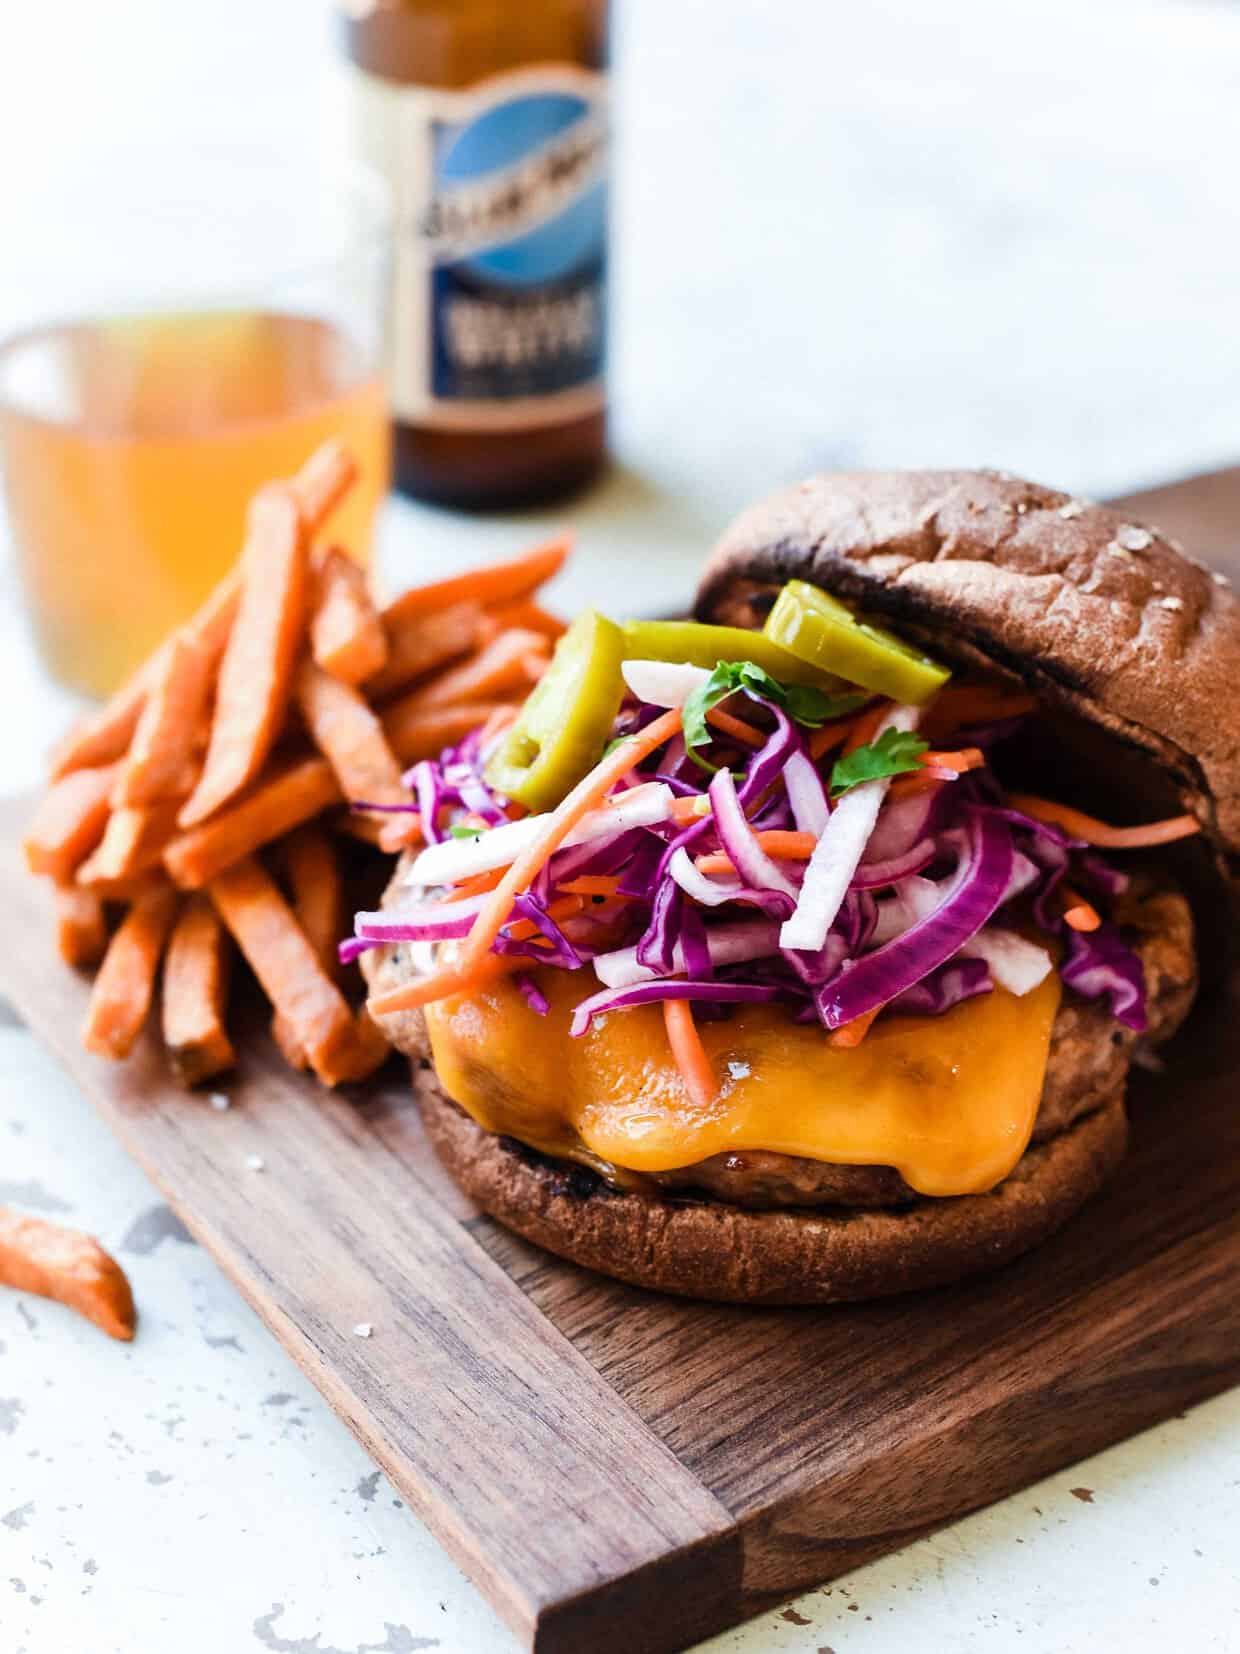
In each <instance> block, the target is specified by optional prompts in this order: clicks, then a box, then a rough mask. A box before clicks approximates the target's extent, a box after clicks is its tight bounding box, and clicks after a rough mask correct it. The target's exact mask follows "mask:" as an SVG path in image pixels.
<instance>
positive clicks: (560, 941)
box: [341, 690, 1146, 1035]
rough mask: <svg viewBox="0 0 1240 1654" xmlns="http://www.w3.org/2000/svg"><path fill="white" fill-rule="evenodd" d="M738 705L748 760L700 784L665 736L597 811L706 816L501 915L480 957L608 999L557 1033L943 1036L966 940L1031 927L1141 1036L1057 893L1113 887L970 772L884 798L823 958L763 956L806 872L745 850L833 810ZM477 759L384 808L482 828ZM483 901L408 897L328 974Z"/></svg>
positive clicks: (759, 850)
mask: <svg viewBox="0 0 1240 1654" xmlns="http://www.w3.org/2000/svg"><path fill="white" fill-rule="evenodd" d="M743 694H744V696H745V698H746V701H747V705H746V707H745V717H746V720H747V721H748V722H750V723H752V724H753V725H754V726H755V727H760V728H761V729H762V731H763V733H764V741H763V744H762V746H761V748H760V749H759V750H758V751H756V752H750V751H748V750H746V749H744V748H740V747H737V746H736V745H735V744H733V743H730V742H729V741H728V739H727V737H726V735H722V734H719V733H718V732H716V734H715V736H714V739H713V742H712V748H711V750H710V751H709V752H708V753H706V754H703V756H707V757H708V758H709V760H710V762H711V764H712V766H713V768H712V769H711V770H707V769H705V768H703V767H702V765H701V764H699V763H698V762H696V760H695V758H694V757H691V756H690V755H689V754H688V753H687V752H686V750H685V745H684V741H683V739H681V738H680V737H677V738H676V739H674V740H672V741H671V742H669V743H668V744H667V746H666V747H665V748H664V749H663V750H662V751H661V752H659V753H656V754H654V755H653V756H652V757H651V758H650V759H648V760H647V761H646V762H645V763H644V764H642V765H641V766H639V768H638V770H637V771H635V772H634V773H632V774H630V775H629V776H627V777H626V778H625V780H624V781H623V782H622V783H620V785H619V786H618V787H617V788H616V789H615V790H614V794H618V793H622V792H625V791H627V790H628V788H629V787H631V786H638V785H644V784H647V783H650V782H652V781H656V780H657V781H660V782H663V783H664V784H665V785H666V786H667V787H668V788H669V789H670V790H671V792H672V793H673V794H674V795H675V797H676V798H677V799H686V798H699V797H703V796H705V797H706V798H707V799H708V800H709V805H710V810H709V813H708V814H705V815H702V816H701V817H700V818H697V819H692V820H689V821H687V822H686V821H685V820H684V818H683V815H682V816H680V817H679V818H673V817H670V816H669V817H668V818H667V819H664V820H660V821H659V822H657V824H655V825H653V826H646V827H630V828H627V829H625V828H617V830H616V831H615V832H613V833H612V834H610V835H609V836H604V837H601V838H593V839H590V840H589V841H588V842H583V843H579V844H575V845H571V846H568V847H566V848H563V849H561V850H559V851H557V853H556V854H555V855H554V856H553V857H552V858H551V859H550V861H549V862H548V863H547V864H546V865H545V866H544V867H543V869H542V870H541V872H540V873H539V874H538V876H537V878H536V879H535V880H534V882H533V887H532V888H531V889H530V890H528V891H526V892H524V893H522V894H521V895H520V896H519V897H518V898H517V900H516V903H515V906H514V911H513V915H512V919H511V920H510V921H509V923H508V925H506V926H505V927H504V929H503V930H501V932H500V934H499V936H498V937H497V939H496V941H495V942H494V944H493V950H494V951H495V952H497V953H501V954H505V955H509V956H512V957H515V958H519V959H523V960H527V961H528V962H529V965H530V967H531V968H532V967H533V966H535V965H537V964H545V965H552V966H555V967H556V968H558V969H561V970H572V971H577V970H581V969H583V968H584V967H587V966H591V965H592V964H593V962H594V961H596V960H597V961H598V971H597V974H598V975H599V977H600V979H601V980H602V981H603V982H604V984H606V983H610V984H611V986H606V985H604V986H603V988H602V991H601V992H599V993H596V994H593V995H591V996H590V997H588V998H587V999H585V1000H583V1001H582V1003H581V1004H580V1005H579V1007H578V1009H577V1012H576V1014H575V1016H574V1018H573V1025H572V1031H573V1033H574V1034H578V1035H579V1034H582V1033H584V1032H585V1031H586V1029H587V1028H588V1027H589V1025H590V1022H591V1019H592V1018H593V1017H594V1016H597V1015H599V1014H600V1013H602V1012H605V1011H610V1010H621V1009H624V1008H626V1007H628V1006H630V1005H641V1004H648V1003H651V1002H657V1001H659V1000H662V999H669V998H675V999H689V1000H692V1001H693V1002H694V1004H695V1005H696V1006H697V1007H698V1008H700V1010H701V1011H702V1013H703V1015H706V1016H713V1015H727V1014H728V1010H729V1007H730V1006H733V1005H738V1004H745V1003H765V1002H769V1001H773V1000H778V1001H780V1002H781V1003H783V1004H785V1005H786V1006H787V1009H788V1014H789V1016H790V1018H791V1019H792V1020H793V1021H796V1022H802V1021H814V1020H818V1021H820V1022H821V1023H822V1025H823V1026H825V1027H826V1028H828V1029H833V1028H838V1027H841V1026H843V1025H844V1024H845V1023H848V1022H851V1021H853V1020H854V1019H855V1018H856V1017H859V1016H863V1015H865V1014H866V1013H868V1012H872V1011H874V1010H879V1009H881V1010H884V1011H885V1012H889V1013H892V1014H916V1015H921V1016H938V1015H942V1014H943V1013H944V1012H945V1011H947V1010H950V1009H951V1007H952V1006H954V1005H957V1004H959V1003H960V1002H961V1001H962V1000H965V999H968V998H971V997H973V996H974V995H977V994H983V993H986V992H988V991H990V990H991V988H992V987H993V986H994V980H993V978H992V975H991V969H990V965H989V964H988V962H987V955H988V953H989V955H990V957H992V958H994V961H995V969H996V970H999V968H1000V964H1001V962H1002V961H1001V960H1000V959H998V958H997V957H996V956H995V955H994V947H993V938H994V937H995V935H996V932H995V931H994V930H993V929H988V930H987V932H986V937H989V938H991V939H992V943H987V941H986V937H983V938H982V940H981V941H980V942H978V944H977V947H976V950H975V951H973V952H972V953H971V952H970V943H971V942H972V941H973V939H974V938H975V937H977V935H978V932H979V931H980V930H981V929H982V927H983V926H990V925H992V924H998V925H1000V926H1008V927H1011V928H1012V930H1013V931H1017V930H1023V931H1024V933H1025V934H1028V927H1029V921H1030V916H1032V920H1033V922H1034V924H1035V925H1036V927H1037V929H1038V930H1040V931H1041V932H1043V933H1044V935H1045V936H1046V937H1047V938H1057V939H1058V940H1059V941H1060V942H1061V943H1062V948H1063V964H1062V965H1061V966H1060V974H1061V977H1062V979H1063V981H1064V983H1065V984H1066V985H1067V986H1068V987H1069V988H1071V989H1072V990H1073V991H1075V992H1076V993H1078V994H1081V995H1084V996H1085V997H1087V998H1094V999H1105V1000H1106V1001H1107V1003H1108V1004H1109V1006H1110V1009H1111V1011H1112V1013H1113V1014H1114V1016H1115V1017H1116V1019H1117V1020H1118V1021H1119V1022H1121V1023H1122V1024H1123V1025H1124V1026H1126V1027H1129V1028H1132V1029H1135V1030H1140V1029H1142V1028H1144V1026H1145V1016H1146V1012H1145V984H1144V979H1143V973H1142V969H1141V964H1140V961H1139V960H1138V958H1137V956H1136V955H1135V954H1134V953H1133V952H1132V951H1131V949H1130V948H1129V947H1128V946H1127V945H1126V943H1125V942H1124V940H1123V937H1122V936H1121V934H1120V932H1119V930H1118V929H1117V928H1116V927H1115V925H1114V924H1113V923H1109V922H1106V923H1103V925H1102V926H1101V927H1100V928H1099V929H1097V930H1095V931H1093V932H1078V931H1075V930H1072V929H1071V928H1070V927H1069V926H1068V925H1067V923H1066V921H1065V919H1064V915H1063V903H1062V900H1061V897H1060V891H1059V887H1060V885H1061V884H1062V883H1063V882H1064V881H1065V880H1066V881H1067V882H1069V883H1070V884H1072V885H1074V886H1079V887H1083V888H1085V889H1087V890H1088V891H1089V892H1090V895H1091V899H1095V900H1097V901H1098V902H1100V903H1101V904H1103V906H1104V911H1109V909H1108V908H1107V904H1109V903H1111V902H1113V901H1114V900H1115V899H1116V898H1117V897H1119V896H1121V895H1122V894H1123V892H1124V890H1125V889H1126V886H1127V878H1126V876H1125V875H1124V874H1123V873H1122V872H1119V871H1118V870H1117V869H1116V868H1114V867H1113V866H1112V865H1111V863H1110V862H1109V861H1107V860H1106V859H1105V858H1104V857H1102V856H1101V855H1099V854H1097V853H1096V852H1095V851H1093V850H1091V849H1089V848H1088V847H1087V846H1085V845H1084V844H1082V843H1081V842H1080V841H1078V840H1075V839H1073V838H1072V837H1070V835H1068V834H1067V833H1065V832H1063V831H1062V830H1061V829H1060V828H1057V827H1055V826H1052V825H1049V824H1047V823H1046V822H1043V821H1038V820H1035V819H1033V818H1032V817H1030V816H1027V815H1025V814H1023V813H1022V812H1021V811H1019V810H1014V809H1011V808H1009V807H1008V806H1007V805H1006V804H1005V803H1004V800H1003V795H1002V793H1001V792H1000V790H999V788H998V786H997V785H996V783H995V782H994V780H993V778H992V777H991V776H990V774H989V772H988V771H986V770H978V771H974V772H971V773H969V774H967V775H964V776H961V777H959V778H958V779H953V780H952V781H951V782H950V783H946V782H945V783H943V784H941V785H938V786H937V787H930V788H927V789H926V790H924V791H918V790H917V789H913V790H912V791H911V792H910V791H908V790H907V789H904V790H903V792H902V791H901V789H896V791H895V796H892V797H888V798H887V799H885V800H884V802H883V804H882V806H881V808H880V810H879V813H878V817H877V821H876V823H875V826H874V828H873V831H872V832H871V834H870V837H869V840H868V842H867V844H866V847H865V850H864V853H863V855H862V858H861V861H860V863H859V865H858V866H857V867H856V870H855V872H854V874H853V876H852V879H851V880H850V883H849V887H848V890H847V892H846V894H845V896H844V899H843V901H842V903H841V905H840V908H839V911H838V913H837V914H836V916H835V918H834V920H833V922H832V924H831V926H830V929H829V932H828V934H827V938H826V942H825V944H824V945H823V947H821V948H820V949H818V950H817V951H816V952H813V953H806V952H802V951H797V950H793V949H786V948H781V947H780V944H779V930H780V925H781V923H782V922H783V921H784V920H786V919H787V918H788V916H789V915H790V914H791V913H792V911H793V909H794V907H795V906H796V902H797V898H798V895H799V892H800V889H801V882H802V880H803V878H804V875H805V863H804V861H794V860H791V859H786V858H784V857H781V856H779V855H777V854H771V853H769V852H768V851H767V849H765V848H764V847H763V844H762V842H761V841H760V839H759V837H758V836H757V835H759V834H761V833H762V832H764V831H768V830H770V829H777V830H795V831H798V832H802V833H807V832H808V833H812V834H815V835H818V834H821V832H822V830H823V828H824V826H825V825H826V823H827V821H828V820H829V818H830V815H831V811H832V804H831V801H830V798H829V787H828V780H829V775H830V769H831V763H832V758H831V756H828V757H825V758H824V759H822V760H821V761H816V760H815V759H814V758H813V756H812V754H811V751H810V747H809V744H808V741H807V738H806V732H805V731H804V730H803V729H802V728H801V727H799V726H798V725H797V724H795V723H794V722H793V721H792V720H791V719H790V718H789V717H788V715H787V713H786V712H785V711H784V710H783V709H782V708H781V707H779V706H776V705H774V704H773V703H772V702H770V701H767V700H765V699H764V698H763V697H762V696H761V695H758V694H756V693H754V692H753V691H750V690H746V691H744V692H743ZM660 710H661V709H659V708H656V707H652V706H647V705H645V704H642V703H638V702H636V701H634V700H633V699H632V698H631V697H630V698H629V699H628V700H627V701H626V702H625V704H624V706H623V707H622V709H621V713H620V717H619V719H618V720H617V732H618V733H621V732H625V731H628V730H632V729H637V728H641V727H644V725H646V724H647V723H649V722H650V720H651V719H652V718H653V717H655V716H657V715H658V714H659V712H660ZM1020 722H1021V720H1019V719H1006V720H1003V721H1001V722H995V723H992V724H988V725H982V726H974V727H972V728H971V729H969V730H968V732H967V740H968V743H969V744H970V745H976V746H979V747H981V748H982V749H983V750H984V751H986V752H988V753H989V752H990V751H991V750H992V749H993V748H994V747H995V746H997V745H999V744H1000V743H1001V742H1002V741H1003V740H1005V739H1007V737H1008V736H1009V735H1010V734H1012V733H1013V731H1014V730H1015V729H1017V728H1019V726H1020ZM485 758H486V754H485V753H484V751H483V750H482V740H481V735H480V732H478V731H475V732H474V733H473V734H471V735H469V736H467V737H466V738H465V739H464V740H463V741H461V742H459V743H458V744H457V745H456V746H455V747H452V748H450V749H448V750H447V751H446V752H444V753H443V754H442V755H441V757H440V758H439V759H437V760H423V761H422V762H421V763H419V764H415V765H414V766H413V768H412V769H411V770H410V771H409V773H408V775H407V776H406V777H405V780H406V783H407V784H408V785H409V786H410V788H411V790H412V791H413V793H414V795H415V798H416V803H413V804H407V805H397V806H394V807H393V806H389V808H396V809H399V810H406V811H409V810H417V811H418V812H419V813H420V814H421V817H422V821H423V824H424V831H425V833H426V837H427V840H428V842H431V843H438V842H441V841H442V840H443V839H444V838H445V837H447V836H449V835H450V834H451V831H452V827H453V825H454V824H455V823H459V822H461V821H462V820H463V818H465V817H466V816H468V817H469V818H470V825H471V826H476V825H477V823H479V822H483V823H486V824H487V826H488V827H490V826H498V825H500V824H501V823H503V822H505V821H507V820H508V819H510V817H509V810H508V802H507V800H506V799H504V798H503V797H501V796H500V795H498V794H497V793H496V792H495V791H494V789H493V788H492V787H491V786H490V785H489V784H488V782H487V780H486V775H485ZM614 794H613V796H614ZM482 831H483V832H484V833H485V831H486V829H485V828H483V829H482ZM718 854H722V855H725V856H726V857H727V858H728V860H729V861H730V862H731V864H732V867H733V869H734V873H732V874H730V875H727V876H723V875H718V874H713V873H706V872H703V871H702V870H701V868H699V867H698V865H697V862H698V859H699V858H700V857H701V856H703V855H718ZM596 877H605V878H609V879H615V880H616V881H617V886H618V888H617V894H616V895H615V896H611V895H610V894H605V895H601V896H597V897H594V898H593V899H591V900H589V901H584V903H583V905H582V910H581V911H580V912H577V913H574V914H572V915H571V916H570V917H568V918H564V919H562V920H560V921H558V922H557V921H556V920H553V919H552V918H551V917H550V915H549V911H548V910H549V909H550V908H551V906H552V904H553V903H554V902H556V901H557V899H558V898H559V897H560V895H561V893H562V890H563V887H564V886H565V885H566V884H571V882H572V881H573V880H576V879H581V878H596ZM483 901H485V897H479V898H474V899H471V900H468V901H462V900H459V899H453V898H452V895H451V892H450V891H434V890H411V892H410V897H409V901H408V902H407V903H406V904H404V905H403V906H398V907H397V908H396V909H394V910H389V911H387V912H385V913H382V914H360V915H359V916H358V920H357V924H356V931H357V934H356V935H355V936H354V937H352V938H350V939H349V940H348V941H346V942H344V943H343V944H342V946H341V957H342V958H356V957H357V955H358V954H359V953H361V952H362V951H364V950H365V949H366V948H369V947H376V946H380V945H383V944H386V943H390V942H393V941H402V942H405V941H407V942H431V943H435V942H441V941H448V942H450V941H453V940H456V939H459V938H460V937H462V936H464V935H465V934H466V933H467V932H468V929H469V926H470V924H471V922H472V917H473V915H475V914H476V913H477V911H478V909H479V907H480V906H481V904H482V902H483ZM557 911H562V909H557ZM519 920H530V921H532V925H533V928H534V929H535V931H536V934H535V935H533V936H528V935H519V936H517V937H514V936H513V934H512V931H513V927H514V925H515V924H516V923H517V921H519ZM1027 951H1028V950H1027ZM1032 957H1033V964H1034V966H1035V969H1033V970H1032V971H1030V970H1029V969H1028V968H1027V967H1028V961H1027V960H1026V961H1024V962H1023V963H1024V965H1025V968H1024V969H1023V971H1022V972H1018V973H1014V972H1011V971H1009V972H1002V973H1001V974H1002V975H1004V976H1005V977H1006V981H1007V984H1008V985H1009V986H1010V985H1012V984H1013V983H1014V984H1015V990H1014V991H1027V990H1025V989H1024V988H1023V986H1022V985H1023V983H1025V982H1028V983H1029V985H1034V984H1035V983H1036V980H1037V979H1038V972H1037V970H1036V965H1037V955H1036V952H1034V953H1033V954H1032ZM514 981H515V982H516V985H517V988H518V991H519V992H520V993H521V994H522V995H523V997H524V998H525V1000H526V1002H527V1003H528V1004H529V1005H530V1007H531V1009H533V1010H534V1011H536V1012H537V1013H538V1014H539V1015H545V1014H546V998H545V996H544V995H543V994H542V993H541V992H540V990H539V989H538V987H537V984H536V983H535V982H534V980H533V979H532V978H531V977H530V976H529V975H528V974H527V973H526V971H524V970H522V971H521V972H518V973H517V975H516V976H515V977H514Z"/></svg>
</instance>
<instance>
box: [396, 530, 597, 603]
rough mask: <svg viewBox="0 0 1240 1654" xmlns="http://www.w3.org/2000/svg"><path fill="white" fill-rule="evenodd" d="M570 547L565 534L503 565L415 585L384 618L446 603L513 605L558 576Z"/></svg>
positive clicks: (397, 601)
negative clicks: (430, 583)
mask: <svg viewBox="0 0 1240 1654" xmlns="http://www.w3.org/2000/svg"><path fill="white" fill-rule="evenodd" d="M572 544H573V541H572V536H571V535H569V534H565V535H562V536H561V537H560V538H559V539H556V540H549V541H548V542H547V543H546V545H542V546H535V547H534V549H533V550H532V551H527V552H523V553H522V555H521V556H520V557H514V558H512V559H510V560H509V561H508V562H506V563H492V564H491V565H490V566H489V567H488V568H482V569H471V570H470V571H469V572H468V573H467V574H456V575H453V576H452V577H451V578H450V579H448V580H437V581H435V583H434V584H433V585H430V586H415V587H414V588H413V590H412V591H407V592H405V593H404V594H403V595H402V596H400V597H398V598H397V599H396V601H395V602H394V603H390V604H389V605H388V607H387V609H386V610H385V611H384V619H385V620H386V621H387V623H388V624H389V625H394V624H395V623H396V622H397V621H400V620H404V619H405V618H406V617H407V616H408V615H427V614H431V613H432V612H433V611H434V610H436V609H446V608H447V607H448V605H449V604H450V603H462V602H469V603H481V604H484V605H486V606H487V607H493V606H494V605H496V604H500V603H515V602H517V600H518V599H519V598H524V597H529V596H530V595H531V594H532V593H533V592H536V591H537V590H538V588H539V586H541V585H542V584H543V583H544V581H547V580H550V578H551V576H552V575H553V574H558V573H559V571H560V569H561V568H562V567H563V566H564V560H565V558H566V557H567V556H568V554H569V552H570V551H571V550H572Z"/></svg>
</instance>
